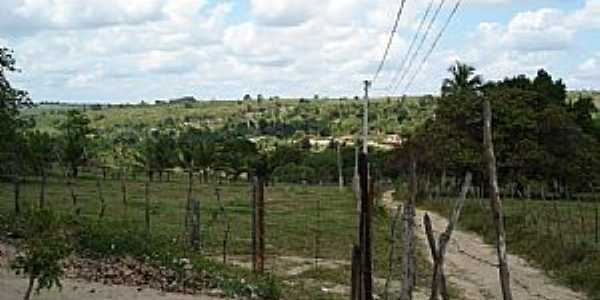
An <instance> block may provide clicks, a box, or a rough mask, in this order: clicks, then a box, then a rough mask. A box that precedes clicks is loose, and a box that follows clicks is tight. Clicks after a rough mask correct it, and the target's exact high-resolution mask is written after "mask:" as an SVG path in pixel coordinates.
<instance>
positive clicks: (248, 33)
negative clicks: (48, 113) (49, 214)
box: [0, 0, 600, 99]
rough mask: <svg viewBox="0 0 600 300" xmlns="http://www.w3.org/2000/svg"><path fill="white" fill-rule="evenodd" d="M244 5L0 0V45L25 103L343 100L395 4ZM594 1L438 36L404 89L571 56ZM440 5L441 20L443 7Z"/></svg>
mask: <svg viewBox="0 0 600 300" xmlns="http://www.w3.org/2000/svg"><path fill="white" fill-rule="evenodd" d="M437 1H439V0H436V2H435V3H436V4H437V3H439V2H437ZM248 2H249V5H250V9H249V12H248V14H247V15H244V12H240V11H239V10H241V8H242V6H240V7H238V8H237V9H238V10H237V11H236V7H235V6H236V2H234V1H223V2H215V1H207V0H145V1H142V0H128V1H120V0H104V1H102V0H87V1H84V0H0V36H2V38H4V39H5V40H6V41H3V40H2V39H0V43H1V44H7V43H8V45H9V46H11V47H13V48H15V50H16V54H17V58H18V63H19V66H20V67H22V69H23V70H24V72H23V73H22V74H21V75H18V76H19V79H18V81H19V83H21V85H25V88H27V89H28V90H30V91H31V92H32V94H33V96H34V99H39V97H36V96H44V97H54V98H64V97H65V95H75V97H77V96H81V97H84V98H95V97H97V98H98V99H102V98H104V99H106V98H110V97H111V95H115V94H118V95H119V96H120V97H122V98H128V97H129V98H134V99H140V98H142V97H151V98H157V97H172V96H175V95H178V94H186V95H187V94H196V95H198V94H199V96H200V97H209V98H210V97H211V96H217V97H239V96H240V95H243V94H244V93H253V94H254V93H262V94H264V95H275V94H277V95H290V96H305V97H306V96H310V95H312V94H314V93H319V94H322V95H326V94H335V95H347V96H352V95H354V94H357V93H360V85H361V82H362V80H364V79H367V78H369V77H370V76H372V73H373V72H374V70H375V69H376V68H377V64H378V63H379V60H380V59H381V55H382V54H383V53H382V51H383V47H384V45H385V44H386V42H387V38H388V34H389V30H390V28H391V26H392V21H393V19H394V17H395V14H396V9H397V8H398V5H399V1H398V0H381V1H372V0H320V1H317V0H304V1H296V0H248ZM534 2H535V1H533V0H531V1H529V3H534ZM598 2H600V0H589V1H588V3H587V5H586V6H585V7H582V8H581V9H579V10H572V11H571V12H568V11H558V10H556V9H536V10H532V11H529V12H527V11H525V12H521V13H519V14H515V15H514V16H513V17H512V18H511V19H509V20H504V21H503V22H499V21H497V22H482V23H481V24H479V26H478V27H477V28H476V32H475V33H473V34H472V36H471V35H465V37H466V41H462V42H461V43H455V44H454V45H455V46H454V47H449V46H448V45H449V44H451V41H448V40H445V41H442V42H441V43H440V45H439V47H438V49H437V50H436V52H434V54H433V55H432V57H431V58H430V59H429V61H428V62H427V63H426V64H425V65H424V67H423V70H422V72H421V73H420V75H419V76H418V77H417V79H416V81H415V85H414V88H413V90H412V91H413V92H420V93H425V92H435V91H437V90H439V85H440V83H441V80H442V78H443V77H445V76H446V71H445V70H446V68H447V67H448V65H449V64H451V63H452V62H453V61H454V60H457V59H460V60H462V61H465V62H467V63H471V64H473V65H475V66H476V67H478V69H479V70H480V71H481V72H483V73H484V75H485V76H486V77H488V78H489V79H499V78H498V77H504V76H508V75H513V74H516V73H523V72H525V73H529V72H534V71H535V70H537V68H539V67H543V66H548V65H552V64H553V62H556V61H557V60H560V58H561V55H565V54H564V53H568V52H569V51H573V49H572V48H573V47H575V46H573V41H574V39H575V37H576V35H577V33H578V32H579V30H581V28H585V27H586V26H588V28H591V27H589V26H592V25H593V22H595V20H594V19H593V18H591V17H590V16H593V13H594V11H595V10H594V7H596V6H595V5H594V3H598ZM428 3H429V0H418V1H407V4H406V5H407V6H406V7H405V12H404V14H403V16H402V19H401V23H400V30H399V35H398V36H397V38H396V39H395V40H394V43H393V46H392V48H391V52H390V56H389V61H388V64H387V65H386V68H384V70H383V73H382V76H381V78H382V79H381V82H380V83H378V85H379V87H383V86H384V85H387V83H388V82H387V81H388V80H389V79H390V78H391V76H392V73H393V72H394V71H395V69H394V68H395V67H397V66H398V64H399V60H400V58H401V57H402V56H403V54H404V51H405V50H406V48H407V46H408V45H407V44H408V43H407V41H406V40H405V39H407V38H411V37H412V33H413V32H414V30H416V26H417V24H418V22H419V20H420V18H421V14H422V13H423V11H424V8H425V6H426V5H427V4H428ZM447 3H448V4H446V6H445V7H444V11H443V12H442V13H441V15H440V19H439V20H443V19H444V18H445V16H446V15H447V13H448V11H449V9H451V7H450V4H451V3H453V1H447ZM468 3H469V5H471V6H474V5H479V6H489V5H509V4H510V5H517V4H516V3H522V1H515V0H472V1H468ZM464 11H466V10H460V11H459V14H461V13H463V12H464ZM246 16H247V17H248V18H246ZM230 17H231V19H234V21H233V22H230ZM461 17H462V18H463V19H461V20H460V21H461V22H466V23H468V22H471V23H473V22H474V21H471V20H472V19H473V16H472V15H470V16H463V15H461ZM461 17H459V18H461ZM457 21H458V19H455V20H454V21H453V24H454V23H458V22H457ZM590 22H592V23H590ZM583 24H587V25H583ZM590 24H592V25H590ZM437 26H439V24H436V27H434V29H433V32H434V33H435V32H437V30H438V29H439V27H437ZM467 29H468V28H467ZM449 32H451V31H449ZM432 35H433V33H432ZM5 36H6V37H5ZM15 36H16V38H15ZM430 38H432V36H430ZM444 38H447V36H445V37H444ZM459 38H460V35H459ZM430 41H431V40H429V42H430ZM5 42H6V43H5ZM427 47H428V43H427V44H426V45H425V48H424V49H425V50H426V49H427ZM423 52H424V51H423ZM420 59H421V58H420V57H419V58H418V61H417V63H416V64H415V66H417V65H418V64H419V63H420ZM586 59H589V62H586V63H587V65H586V64H582V65H581V66H580V68H582V70H583V69H585V68H590V69H593V68H594V67H596V66H597V64H598V63H599V62H600V57H597V56H593V57H588V58H586ZM576 68H577V63H574V65H573V68H572V69H576ZM582 70H579V73H581V74H584V72H583V71H582ZM589 72H591V71H589ZM589 74H590V75H589V76H595V74H597V73H589ZM581 80H583V79H581ZM417 83H418V84H417ZM106 86H112V87H114V88H111V89H106V88H105V87H106Z"/></svg>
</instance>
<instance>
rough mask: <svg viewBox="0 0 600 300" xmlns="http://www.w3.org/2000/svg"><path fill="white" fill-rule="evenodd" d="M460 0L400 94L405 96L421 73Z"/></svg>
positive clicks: (456, 9)
mask: <svg viewBox="0 0 600 300" xmlns="http://www.w3.org/2000/svg"><path fill="white" fill-rule="evenodd" d="M461 2H462V0H458V1H456V5H454V8H453V9H452V12H450V15H448V19H447V20H446V23H445V24H444V26H443V27H442V29H441V30H440V32H439V33H438V34H437V36H436V38H435V40H434V41H433V43H432V44H431V47H430V48H429V50H428V51H427V53H426V54H425V56H424V57H423V59H422V60H421V63H420V65H419V66H418V67H417V69H416V70H417V71H416V72H414V74H413V75H412V76H411V78H410V80H409V81H408V82H407V84H406V86H405V87H404V91H403V93H402V94H406V92H407V91H408V89H409V88H410V86H411V85H412V84H413V82H414V81H415V79H416V77H417V75H418V74H419V73H420V72H421V70H422V69H423V66H424V65H425V63H426V62H427V60H428V59H429V57H430V56H431V54H432V53H433V51H434V49H435V47H436V46H437V44H438V42H439V41H440V39H441V38H442V35H443V34H444V32H445V31H446V29H447V28H448V26H449V25H450V22H451V21H452V18H454V15H455V14H456V12H457V11H458V8H459V7H460V4H461Z"/></svg>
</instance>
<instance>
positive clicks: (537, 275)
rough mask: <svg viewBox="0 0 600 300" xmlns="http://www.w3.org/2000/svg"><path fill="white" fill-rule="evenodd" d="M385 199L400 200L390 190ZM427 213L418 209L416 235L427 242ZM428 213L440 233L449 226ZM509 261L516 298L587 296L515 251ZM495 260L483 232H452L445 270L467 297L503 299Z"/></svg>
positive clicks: (551, 299) (556, 299) (560, 299)
mask: <svg viewBox="0 0 600 300" xmlns="http://www.w3.org/2000/svg"><path fill="white" fill-rule="evenodd" d="M383 203H384V204H385V205H386V207H388V208H389V209H395V207H396V206H397V204H396V203H394V202H393V197H392V192H391V191H388V192H386V193H385V194H384V196H383ZM425 213H426V211H423V210H417V213H416V224H417V228H416V235H417V237H418V238H419V240H420V242H421V243H424V244H426V243H427V240H426V237H425V232H424V230H423V216H424V215H425ZM427 213H429V216H430V217H431V221H432V224H433V227H434V231H435V232H436V234H438V235H439V233H440V232H441V231H443V230H444V229H445V228H446V225H447V223H448V221H447V219H446V218H444V217H442V216H440V215H438V214H435V213H431V212H427ZM490 226H491V225H490ZM426 247H428V246H426ZM427 249H428V248H427ZM509 251H510V249H509ZM508 262H509V265H510V272H511V287H512V292H513V298H515V299H544V300H565V299H569V300H571V299H573V300H578V299H587V297H586V296H585V295H583V294H581V293H576V292H574V291H572V290H570V289H569V288H567V287H563V286H560V285H558V284H557V283H556V282H554V281H553V280H552V279H550V278H549V277H548V276H547V275H546V274H544V272H543V271H542V270H539V269H537V268H535V267H533V266H531V265H530V264H529V263H527V261H525V260H524V259H522V258H520V257H518V256H516V255H509V256H508ZM496 264H497V256H496V250H495V248H494V247H493V246H491V245H488V244H486V243H484V242H483V240H482V239H481V237H480V236H478V235H477V234H474V233H469V232H464V231H460V230H455V231H454V232H453V234H452V240H451V242H450V244H449V245H448V252H447V254H446V264H445V271H446V275H447V276H448V281H449V282H451V283H452V284H454V285H455V286H456V287H458V288H459V289H461V290H462V292H463V295H464V297H465V298H466V299H473V300H475V299H502V294H501V291H500V286H499V281H498V269H497V267H496Z"/></svg>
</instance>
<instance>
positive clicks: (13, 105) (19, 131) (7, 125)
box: [0, 48, 33, 213]
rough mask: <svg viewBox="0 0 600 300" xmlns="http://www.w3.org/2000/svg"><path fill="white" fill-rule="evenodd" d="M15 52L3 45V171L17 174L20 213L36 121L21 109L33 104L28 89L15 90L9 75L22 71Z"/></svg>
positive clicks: (0, 168)
mask: <svg viewBox="0 0 600 300" xmlns="http://www.w3.org/2000/svg"><path fill="white" fill-rule="evenodd" d="M15 62H16V61H15V58H14V56H13V52H12V51H11V50H9V49H7V48H0V172H1V173H10V174H13V176H12V177H13V178H12V179H13V184H14V200H15V201H14V204H15V212H16V213H19V212H20V210H21V209H20V202H19V197H20V174H21V173H22V172H23V168H24V157H23V156H24V154H25V153H26V151H25V150H26V141H25V138H24V131H25V130H26V129H27V128H30V127H32V126H33V122H32V121H31V120H28V119H26V118H22V117H21V116H20V115H19V109H21V108H22V107H26V106H30V105H31V99H29V97H28V95H27V92H25V91H22V90H18V89H15V88H13V87H12V86H11V84H10V82H9V81H8V78H6V75H7V73H9V72H18V71H19V69H17V68H16V67H15Z"/></svg>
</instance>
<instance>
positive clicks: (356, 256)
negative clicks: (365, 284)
mask: <svg viewBox="0 0 600 300" xmlns="http://www.w3.org/2000/svg"><path fill="white" fill-rule="evenodd" d="M360 256H361V255H360V247H359V246H358V245H354V246H353V247H352V278H351V281H352V282H351V286H352V287H351V289H352V290H351V292H350V300H360V297H361V295H362V291H361V286H362V283H361V276H360V274H361V270H360Z"/></svg>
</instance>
